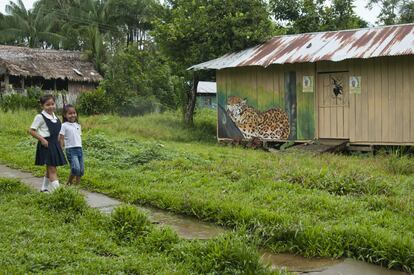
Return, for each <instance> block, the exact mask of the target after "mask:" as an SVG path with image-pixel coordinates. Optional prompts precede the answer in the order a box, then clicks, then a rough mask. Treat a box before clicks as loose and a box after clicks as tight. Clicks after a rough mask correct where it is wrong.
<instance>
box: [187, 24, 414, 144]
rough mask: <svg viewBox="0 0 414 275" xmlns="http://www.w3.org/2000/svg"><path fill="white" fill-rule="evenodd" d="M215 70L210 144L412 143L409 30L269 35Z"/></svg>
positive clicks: (214, 64) (209, 65)
mask: <svg viewBox="0 0 414 275" xmlns="http://www.w3.org/2000/svg"><path fill="white" fill-rule="evenodd" d="M191 69H193V70H204V69H214V70H216V81H217V99H218V131H217V134H218V139H220V140H222V139H235V138H252V137H258V138H261V139H263V140H273V141H281V140H282V141H285V140H293V141H299V142H300V141H304V142H305V141H309V140H313V139H342V140H347V141H349V143H350V144H368V145H377V144H378V145H414V24H406V25H395V26H385V27H376V28H367V29H356V30H343V31H332V32H319V33H306V34H297V35H284V36H277V37H274V38H273V39H271V40H270V41H268V42H266V43H264V44H262V45H258V46H256V47H253V48H250V49H246V50H244V51H241V52H237V53H232V54H227V55H225V56H223V57H220V58H218V59H215V60H211V61H208V62H205V63H202V64H198V65H195V66H193V67H191Z"/></svg>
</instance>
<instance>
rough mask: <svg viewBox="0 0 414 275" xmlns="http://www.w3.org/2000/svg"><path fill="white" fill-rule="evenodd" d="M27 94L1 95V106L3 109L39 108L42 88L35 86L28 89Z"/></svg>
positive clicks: (6, 110)
mask: <svg viewBox="0 0 414 275" xmlns="http://www.w3.org/2000/svg"><path fill="white" fill-rule="evenodd" d="M26 92H27V95H25V94H23V93H21V94H18V93H12V94H7V95H4V96H2V97H1V99H0V107H1V109H2V110H3V111H5V112H8V111H12V112H14V111H17V110H20V109H24V110H28V109H38V108H39V107H40V105H39V98H40V96H41V95H42V94H43V93H42V91H41V89H40V88H37V87H34V88H29V89H27V91H26Z"/></svg>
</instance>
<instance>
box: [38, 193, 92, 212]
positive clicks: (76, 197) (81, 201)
mask: <svg viewBox="0 0 414 275" xmlns="http://www.w3.org/2000/svg"><path fill="white" fill-rule="evenodd" d="M41 203H42V204H43V205H45V206H46V207H47V209H50V210H52V211H54V212H58V213H62V212H66V213H67V214H81V213H83V212H85V210H86V209H87V207H88V206H87V203H86V201H85V198H84V197H83V196H82V195H81V194H80V193H79V191H77V190H76V189H73V188H65V187H61V188H58V189H57V190H55V191H54V192H53V193H51V194H47V196H45V197H44V198H43V199H42V201H41Z"/></svg>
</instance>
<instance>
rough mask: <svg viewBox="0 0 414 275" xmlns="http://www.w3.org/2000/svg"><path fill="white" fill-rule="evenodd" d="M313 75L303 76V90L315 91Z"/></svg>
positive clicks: (305, 91)
mask: <svg viewBox="0 0 414 275" xmlns="http://www.w3.org/2000/svg"><path fill="white" fill-rule="evenodd" d="M313 83H314V81H313V75H304V76H303V92H304V93H313V87H314V85H313Z"/></svg>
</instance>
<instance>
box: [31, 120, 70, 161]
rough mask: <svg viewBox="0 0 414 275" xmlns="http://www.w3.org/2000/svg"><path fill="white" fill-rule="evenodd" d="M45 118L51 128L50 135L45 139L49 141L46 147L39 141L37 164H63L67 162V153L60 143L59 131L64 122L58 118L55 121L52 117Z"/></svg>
mask: <svg viewBox="0 0 414 275" xmlns="http://www.w3.org/2000/svg"><path fill="white" fill-rule="evenodd" d="M41 115H42V116H43V119H44V120H45V123H46V125H47V127H48V128H49V133H50V136H49V137H46V138H45V139H46V140H47V142H48V147H44V146H43V145H42V143H41V142H40V141H39V142H38V143H37V148H36V160H35V165H47V166H62V165H65V164H66V159H65V155H64V154H63V151H62V148H61V147H60V143H59V132H60V128H61V126H62V124H61V123H60V120H59V119H58V118H57V121H56V122H55V123H53V122H52V121H51V120H50V119H48V118H47V117H45V116H44V115H43V114H41Z"/></svg>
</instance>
